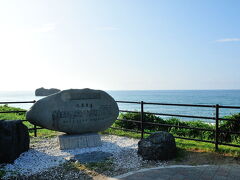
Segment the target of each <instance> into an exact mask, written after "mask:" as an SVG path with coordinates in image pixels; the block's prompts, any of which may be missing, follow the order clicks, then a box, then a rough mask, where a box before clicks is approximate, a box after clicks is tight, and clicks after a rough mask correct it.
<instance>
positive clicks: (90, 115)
mask: <svg viewBox="0 0 240 180" xmlns="http://www.w3.org/2000/svg"><path fill="white" fill-rule="evenodd" d="M112 114H113V111H112V108H111V106H100V108H99V109H83V110H74V111H66V110H56V111H53V112H52V122H53V127H54V128H59V126H62V125H63V126H67V127H76V126H78V125H81V123H85V122H96V121H102V120H105V119H107V118H108V117H111V115H112Z"/></svg>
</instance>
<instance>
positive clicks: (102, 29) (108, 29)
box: [97, 26, 119, 31]
mask: <svg viewBox="0 0 240 180" xmlns="http://www.w3.org/2000/svg"><path fill="white" fill-rule="evenodd" d="M97 30H99V31H116V30H119V28H118V27H114V26H103V27H98V28H97Z"/></svg>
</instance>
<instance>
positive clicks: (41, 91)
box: [35, 87, 61, 96]
mask: <svg viewBox="0 0 240 180" xmlns="http://www.w3.org/2000/svg"><path fill="white" fill-rule="evenodd" d="M59 91H61V90H60V89H56V88H51V89H45V88H43V87H41V88H38V89H36V90H35V96H49V95H51V94H55V93H58V92H59Z"/></svg>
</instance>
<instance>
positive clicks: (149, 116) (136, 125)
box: [115, 113, 164, 130]
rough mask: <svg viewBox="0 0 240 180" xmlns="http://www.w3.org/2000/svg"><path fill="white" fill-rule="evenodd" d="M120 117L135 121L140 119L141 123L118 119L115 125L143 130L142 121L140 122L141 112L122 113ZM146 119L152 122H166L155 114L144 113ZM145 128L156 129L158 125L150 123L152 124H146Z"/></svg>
mask: <svg viewBox="0 0 240 180" xmlns="http://www.w3.org/2000/svg"><path fill="white" fill-rule="evenodd" d="M119 118H120V119H125V120H134V121H138V122H139V123H138V122H129V121H121V120H116V121H115V125H116V126H117V127H122V128H125V129H135V130H141V123H140V120H141V114H140V113H121V114H120V116H119ZM144 121H145V122H151V123H163V122H164V120H163V119H162V118H160V117H158V116H155V115H153V114H144ZM144 129H149V130H156V126H155V125H150V124H145V125H144Z"/></svg>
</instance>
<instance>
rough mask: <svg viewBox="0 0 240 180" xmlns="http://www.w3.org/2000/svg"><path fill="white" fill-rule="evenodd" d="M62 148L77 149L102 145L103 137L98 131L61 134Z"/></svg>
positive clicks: (60, 144) (59, 138) (60, 143)
mask: <svg viewBox="0 0 240 180" xmlns="http://www.w3.org/2000/svg"><path fill="white" fill-rule="evenodd" d="M58 140H59V146H60V149H62V150H64V149H75V148H86V147H96V146H101V145H102V142H101V138H100V136H99V134H97V133H89V134H76V135H68V134H64V135H60V136H58Z"/></svg>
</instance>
